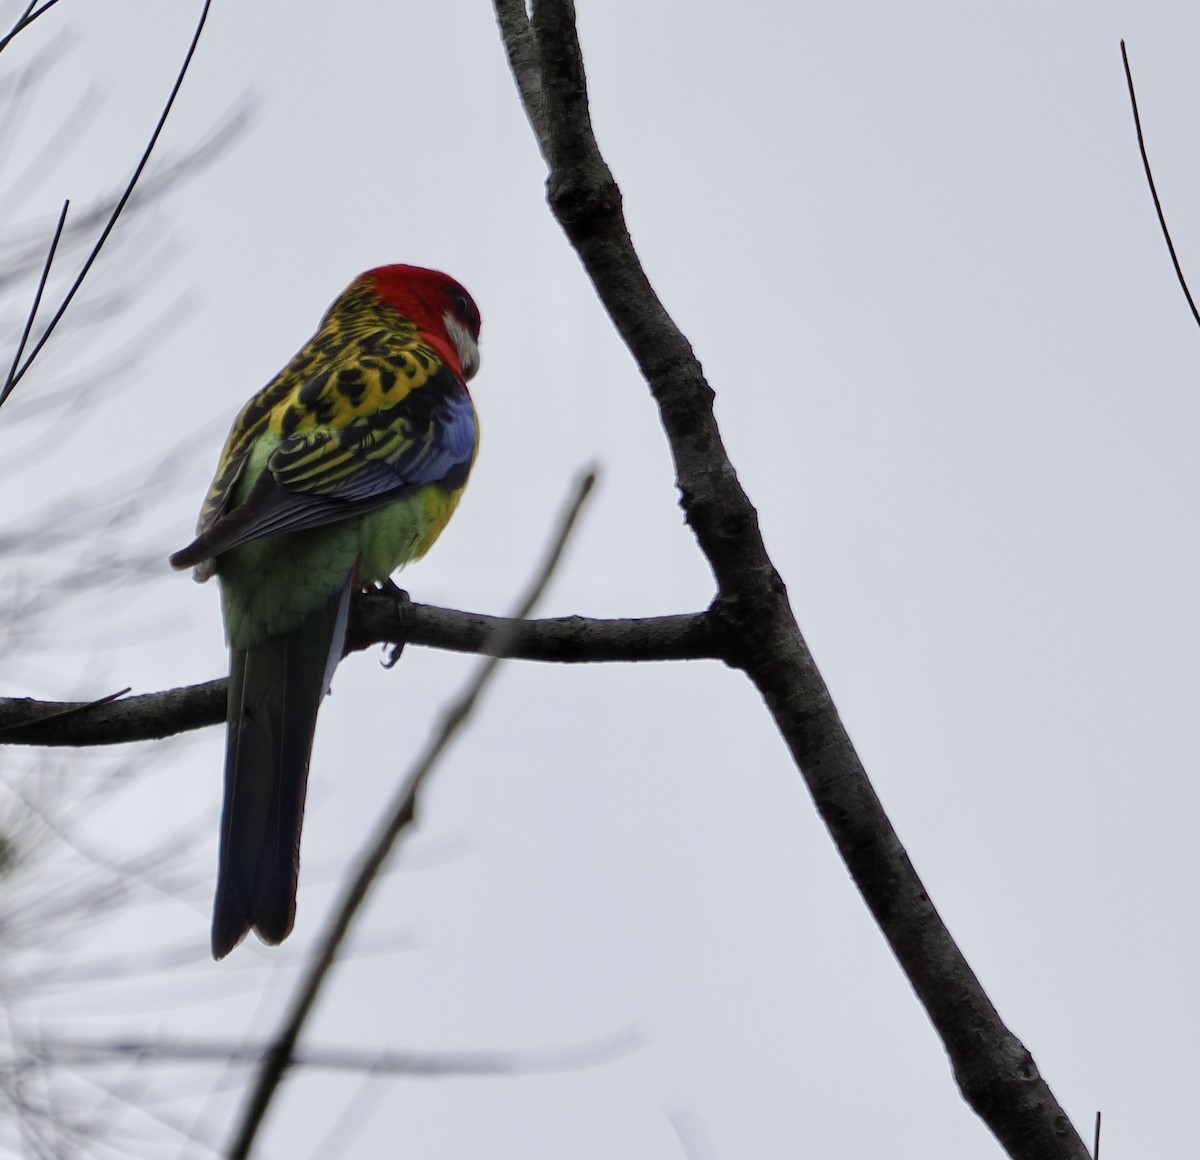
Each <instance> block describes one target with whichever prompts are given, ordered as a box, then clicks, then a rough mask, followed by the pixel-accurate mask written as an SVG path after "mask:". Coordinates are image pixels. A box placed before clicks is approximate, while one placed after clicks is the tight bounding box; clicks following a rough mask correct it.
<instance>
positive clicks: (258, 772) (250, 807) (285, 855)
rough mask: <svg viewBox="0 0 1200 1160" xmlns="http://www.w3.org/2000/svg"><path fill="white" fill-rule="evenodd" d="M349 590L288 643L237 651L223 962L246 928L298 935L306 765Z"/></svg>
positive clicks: (216, 952)
mask: <svg viewBox="0 0 1200 1160" xmlns="http://www.w3.org/2000/svg"><path fill="white" fill-rule="evenodd" d="M351 588H352V583H351V582H350V581H347V583H346V585H345V587H344V588H343V590H342V591H341V592H340V593H338V595H337V596H335V597H334V599H333V600H331V601H330V602H329V604H328V605H327V606H326V607H325V608H324V609H322V610H321V611H320V612H316V613H314V614H313V615H311V616H309V617H308V618H307V619H306V620H305V621H304V622H303V623H302V624H301V625H300V626H299V627H298V628H296V629H294V630H293V631H292V632H290V633H288V634H287V635H286V636H280V637H273V638H270V639H268V640H266V641H264V642H263V643H262V644H259V645H255V647H254V648H250V649H232V650H230V671H229V702H228V710H227V722H228V723H227V728H226V743H225V805H224V809H223V811H222V814H221V852H220V862H219V867H218V871H217V895H216V900H215V902H214V904H213V925H212V953H213V958H215V959H222V958H224V957H225V956H226V955H227V954H229V952H230V951H231V950H233V948H234V947H235V946H237V944H238V943H239V942H241V941H242V939H243V938H244V937H245V936H246V933H247V931H250V930H254V931H255V932H257V934H258V936H259V938H261V939H262V940H263V942H267V943H279V942H282V941H283V940H284V939H285V938H287V936H288V935H289V934H290V933H291V930H292V924H293V923H294V922H295V919H296V882H297V877H298V875H299V873H300V828H301V826H302V824H303V821H304V795H305V790H306V788H307V785H308V761H309V756H310V755H311V753H312V743H313V733H314V731H315V729H316V726H317V710H318V709H319V708H320V705H321V700H322V698H323V697H324V696H325V693H326V690H328V688H329V682H330V680H331V679H332V677H333V670H334V668H336V666H337V663H338V661H339V660H340V659H341V656H342V648H343V645H344V642H345V636H346V617H347V613H348V611H349V605H350V591H351Z"/></svg>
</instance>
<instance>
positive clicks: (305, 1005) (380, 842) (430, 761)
mask: <svg viewBox="0 0 1200 1160" xmlns="http://www.w3.org/2000/svg"><path fill="white" fill-rule="evenodd" d="M595 481H596V473H595V471H589V472H588V473H587V474H586V475H585V476H584V477H583V479H582V480H580V482H579V484H578V486H577V488H576V492H575V497H574V500H573V502H572V503H571V506H570V507H569V508H568V510H567V512H566V514H565V516H564V517H563V519H562V522H561V524H560V525H559V528H558V532H557V534H556V536H555V538H554V541H553V544H552V546H551V548H550V550H549V552H548V553H547V555H546V559H545V561H544V562H543V563H542V566H541V567H540V569H539V570H538V573H537V575H536V576H535V578H534V580H533V582H532V583H531V584H530V587H529V589H528V591H527V593H526V595H525V597H524V599H523V600H522V601H521V602H520V605H519V607H518V609H517V611H516V613H515V616H516V618H517V619H519V620H523V619H525V617H527V616H528V615H529V614H530V612H531V611H532V610H533V608H534V607H535V606H536V605H537V603H538V601H539V600H540V599H541V597H542V594H543V592H545V590H546V586H547V585H548V584H549V582H550V578H551V577H552V576H553V575H554V571H555V569H556V568H557V566H558V562H559V560H560V559H561V558H562V554H563V549H564V548H565V547H566V545H567V541H568V539H569V538H570V536H571V532H572V530H573V529H574V527H575V524H576V521H577V519H578V517H579V513H580V510H581V509H582V507H583V504H584V502H585V501H586V500H587V497H588V494H589V493H590V492H591V490H592V486H593V485H594V483H595ZM500 631H504V630H503V629H501V630H500ZM499 664H500V661H499V659H498V658H497V657H488V658H487V659H486V660H484V661H483V663H482V664H480V665H479V666H478V667H477V668H476V670H475V675H474V676H473V677H472V678H471V680H470V681H469V682H468V683H467V685H466V687H465V688H464V689H463V691H462V693H461V694H460V695H459V697H458V698H457V700H455V701H454V702H453V703H452V704H451V705H450V706H449V707H448V708H447V709H446V711H445V713H444V715H443V717H442V724H441V727H440V728H439V729H438V730H437V732H436V734H435V735H434V737H433V738H432V739H431V740H430V743H429V745H428V746H427V748H426V750H425V752H424V754H422V756H421V757H420V759H419V760H418V761H417V762H416V764H415V765H414V766H413V768H412V770H411V771H410V772H409V774H408V775H407V776H406V777H405V779H404V780H403V782H401V784H400V788H399V790H398V792H397V793H396V795H395V797H394V798H393V799H392V804H391V807H390V809H389V810H388V811H387V815H386V820H385V822H384V824H383V826H382V827H381V828H380V829H379V830H378V832H377V833H376V834H375V836H374V837H373V838H372V839H371V841H370V843H369V844H368V846H367V848H366V850H365V852H364V854H363V856H362V859H361V861H360V863H359V868H358V871H357V873H355V875H354V876H353V878H352V879H351V880H350V881H349V883H348V884H347V885H346V887H345V889H344V890H343V893H342V897H341V900H340V901H339V903H338V904H337V906H335V907H334V910H333V915H332V917H331V919H330V920H329V922H328V924H327V926H326V928H325V930H324V932H323V933H322V934H321V936H320V937H319V938H318V940H317V946H318V948H319V949H318V950H317V953H316V955H315V956H314V957H313V958H312V960H311V961H310V962H309V963H308V965H307V967H306V968H305V971H304V975H303V977H302V978H301V980H300V982H299V984H298V985H297V987H296V991H295V993H294V994H293V996H292V1000H291V1003H290V1004H289V1007H288V1010H287V1012H286V1013H285V1015H284V1018H283V1022H282V1025H281V1026H280V1029H279V1032H278V1034H277V1035H276V1037H275V1039H274V1040H273V1042H272V1043H271V1046H270V1047H269V1049H268V1050H267V1051H266V1053H265V1054H264V1057H263V1062H262V1066H261V1067H260V1069H259V1072H258V1076H257V1078H256V1080H255V1082H254V1085H253V1087H252V1089H251V1092H250V1095H249V1098H248V1099H247V1101H246V1105H245V1108H244V1110H243V1112H242V1116H241V1120H240V1122H239V1123H238V1125H237V1128H236V1130H235V1132H234V1142H233V1144H232V1146H231V1147H230V1149H229V1152H228V1156H229V1160H245V1158H246V1157H247V1156H248V1155H249V1154H250V1149H251V1148H252V1147H253V1145H254V1140H255V1137H256V1136H257V1135H258V1130H259V1128H260V1127H261V1125H262V1122H263V1117H264V1116H265V1115H266V1112H267V1108H268V1107H269V1106H270V1104H271V1100H272V1099H273V1098H274V1095H275V1093H276V1091H277V1090H278V1089H279V1085H280V1084H281V1083H282V1082H283V1078H284V1076H285V1075H286V1074H287V1070H288V1067H289V1066H290V1064H291V1062H292V1059H293V1056H294V1055H295V1051H296V1043H297V1041H298V1040H299V1038H300V1032H301V1031H302V1030H303V1028H304V1024H305V1023H306V1022H307V1020H308V1016H309V1014H310V1013H311V1011H312V1009H313V1006H314V1005H315V1003H316V1001H317V996H318V995H319V994H320V993H321V990H322V988H323V987H324V984H325V981H326V979H327V978H328V976H329V973H330V971H331V970H332V968H333V964H334V961H335V960H336V959H337V956H338V952H339V950H340V949H341V946H342V943H343V942H344V941H345V939H346V935H347V934H348V933H349V930H350V927H351V925H352V924H353V922H354V919H355V917H356V915H357V914H358V912H359V910H360V909H361V907H362V905H363V903H364V902H365V901H366V898H367V895H368V893H369V892H370V889H371V887H372V885H373V884H374V882H375V880H376V879H377V878H378V876H379V873H380V871H381V870H382V869H383V866H384V863H385V862H386V861H387V859H388V856H389V855H390V854H391V852H392V848H393V847H394V846H395V844H396V840H397V839H398V838H399V837H400V835H401V833H403V832H404V830H405V829H406V828H407V827H408V826H409V825H410V824H411V823H412V821H413V819H414V818H415V817H416V801H417V795H418V793H419V791H420V789H421V786H422V785H423V784H424V783H425V781H426V779H427V778H428V777H429V774H430V773H431V771H432V770H433V769H434V767H435V766H436V764H437V762H438V759H439V758H440V757H441V756H442V754H443V753H444V752H445V751H446V749H447V748H448V747H449V745H450V743H451V741H452V740H453V739H454V737H455V736H456V735H457V733H458V731H459V730H460V729H461V728H462V726H463V724H464V723H465V722H466V720H467V719H468V718H469V717H470V715H471V711H472V710H473V709H474V708H475V706H476V704H477V703H478V701H479V698H480V696H481V695H482V694H483V691H484V689H485V688H486V687H487V685H488V683H489V682H490V680H491V678H492V676H493V675H494V673H495V671H496V667H497V666H498V665H499Z"/></svg>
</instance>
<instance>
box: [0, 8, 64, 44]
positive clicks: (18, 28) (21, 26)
mask: <svg viewBox="0 0 1200 1160" xmlns="http://www.w3.org/2000/svg"><path fill="white" fill-rule="evenodd" d="M36 3H37V0H30V2H29V4H28V6H27V7H26V9H25V11H24V12H22V13H21V16H20V19H18V20H17V22H16V24H14V25H13V26H12V28H11V29H10V30H9V31H8V33H7V34H6V35H5V37H4V39H3V40H0V52H3V51H4V50H5V49H6V48H7V47H8V44H9V41H11V40H12V38H13V37H14V36H16V35H17V33H19V32H24V31H25V29H27V28H28V27H29V26H30V25H31V24H32V23H33V22H34V21H35V20H36V19H37V18H38V17H39V16H41V15H42V13H43V12H48V11H49V10H50V9H51V8H53V7H54V5H55V4H57V3H58V0H46V2H45V4H43V5H42V6H41V7H40V8H39V9H38V10H37V11H36V12H35V11H34V10H33V6H34V4H36Z"/></svg>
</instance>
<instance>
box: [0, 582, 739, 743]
mask: <svg viewBox="0 0 1200 1160" xmlns="http://www.w3.org/2000/svg"><path fill="white" fill-rule="evenodd" d="M379 644H392V645H399V646H403V645H409V644H413V645H420V646H422V647H426V648H441V649H447V650H450V651H452V652H467V653H480V654H482V655H484V656H493V657H503V658H507V659H511V660H526V661H554V662H557V663H560V664H582V663H596V662H616V661H626V662H629V661H684V660H704V659H722V658H723V657H724V654H725V650H724V647H723V645H722V644H721V638H720V635H719V622H718V621H717V620H716V618H714V617H712V616H711V615H710V614H709V613H707V612H692V613H684V614H681V615H678V616H652V617H645V618H641V619H624V620H617V619H613V620H601V619H595V618H592V617H587V616H562V617H555V618H552V619H546V620H508V619H506V618H505V617H501V616H483V615H481V614H479V613H474V612H458V611H456V610H454V609H451V608H438V607H435V606H434V605H430V604H414V603H412V602H411V601H409V600H408V599H407V598H397V597H395V596H392V595H388V594H385V593H377V592H369V593H364V594H363V595H362V596H360V597H358V598H357V599H356V600H355V603H354V607H353V610H352V614H351V622H350V631H349V634H348V642H347V648H346V651H347V652H355V651H359V650H362V649H366V648H371V647H372V646H374V645H379ZM224 720H225V680H224V678H221V679H220V680H215V681H206V682H204V684H201V685H186V686H183V687H182V688H178V689H167V690H165V691H163V692H159V693H143V694H140V695H138V696H134V697H122V698H120V699H115V700H114V699H108V700H104V701H102V702H95V701H35V700H32V699H31V698H28V697H0V744H6V745H72V746H86V745H117V744H120V743H122V742H129V741H150V740H154V739H157V738H161V737H170V736H172V735H174V734H176V733H186V732H188V731H190V730H192V729H200V728H202V727H203V726H205V725H217V724H220V723H222V722H223V721H224Z"/></svg>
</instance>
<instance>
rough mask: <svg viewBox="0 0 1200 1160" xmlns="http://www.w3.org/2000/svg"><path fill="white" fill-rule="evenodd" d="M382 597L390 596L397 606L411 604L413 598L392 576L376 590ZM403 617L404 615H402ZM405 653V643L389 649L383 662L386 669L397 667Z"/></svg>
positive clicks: (382, 581) (380, 583)
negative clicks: (401, 655) (402, 654)
mask: <svg viewBox="0 0 1200 1160" xmlns="http://www.w3.org/2000/svg"><path fill="white" fill-rule="evenodd" d="M376 590H377V591H378V592H379V593H380V595H382V596H390V597H391V598H392V599H393V600H395V601H396V603H397V604H411V603H412V597H411V596H409V594H408V593H407V592H405V591H404V589H403V588H401V587H400V585H399V584H397V583H396V581H395V580H393V579H392V578H391V577H390V576H388V577H387V578H386V579H384V580H381V581H380V582H379V586H378V588H377V589H376ZM401 616H403V614H401ZM403 652H404V642H403V641H401V642H400V643H399V644H394V645H392V647H391V648H390V649H387V660H385V661H383V667H384V668H385V669H391V668H395V667H396V662H397V661H398V660H399V659H400V654H401V653H403Z"/></svg>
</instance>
